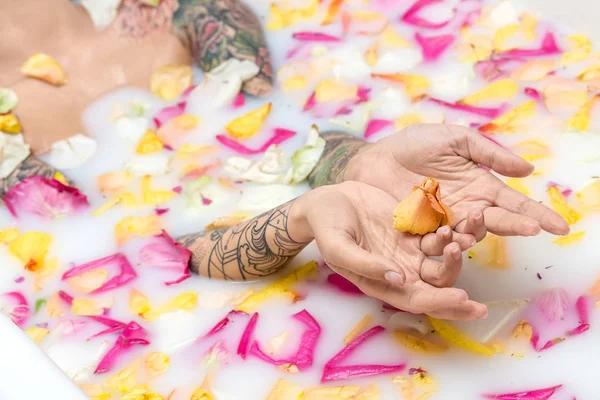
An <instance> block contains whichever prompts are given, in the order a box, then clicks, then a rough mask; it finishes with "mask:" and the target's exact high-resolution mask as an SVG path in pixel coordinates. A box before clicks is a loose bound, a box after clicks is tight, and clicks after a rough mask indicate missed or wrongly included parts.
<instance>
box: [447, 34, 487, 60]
mask: <svg viewBox="0 0 600 400" xmlns="http://www.w3.org/2000/svg"><path fill="white" fill-rule="evenodd" d="M456 49H457V51H458V59H459V60H460V61H462V62H471V63H475V62H477V61H483V60H487V59H488V58H489V57H490V56H491V55H492V52H493V51H494V42H493V41H492V39H490V38H488V37H487V36H485V35H480V34H478V35H470V34H469V35H467V37H466V38H465V41H464V43H461V44H459V45H458V46H456Z"/></svg>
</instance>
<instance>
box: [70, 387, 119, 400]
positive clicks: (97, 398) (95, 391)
mask: <svg viewBox="0 0 600 400" xmlns="http://www.w3.org/2000/svg"><path fill="white" fill-rule="evenodd" d="M78 386H79V388H80V389H81V391H82V392H83V393H85V395H86V396H87V397H89V398H90V400H110V399H111V398H112V394H111V393H107V392H106V391H105V390H104V387H103V386H102V385H100V384H89V383H80V384H79V385H78Z"/></svg>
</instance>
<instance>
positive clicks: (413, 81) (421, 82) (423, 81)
mask: <svg viewBox="0 0 600 400" xmlns="http://www.w3.org/2000/svg"><path fill="white" fill-rule="evenodd" d="M371 77H372V78H380V79H385V80H388V81H392V82H398V83H402V84H404V88H405V90H406V93H407V94H408V95H409V96H411V97H412V98H416V97H419V96H421V95H423V94H425V92H426V90H427V88H428V87H429V81H428V80H427V78H425V77H424V76H421V75H413V74H371Z"/></svg>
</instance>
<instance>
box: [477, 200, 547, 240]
mask: <svg viewBox="0 0 600 400" xmlns="http://www.w3.org/2000/svg"><path fill="white" fill-rule="evenodd" d="M484 215H485V220H486V223H487V228H488V230H489V231H490V232H491V233H493V234H494V235H499V236H535V235H537V234H538V233H540V230H541V228H540V224H539V223H538V222H537V221H536V220H535V219H533V218H529V217H526V216H524V215H519V214H515V213H512V212H510V211H506V210H505V209H503V208H500V207H490V208H486V209H485V212H484Z"/></svg>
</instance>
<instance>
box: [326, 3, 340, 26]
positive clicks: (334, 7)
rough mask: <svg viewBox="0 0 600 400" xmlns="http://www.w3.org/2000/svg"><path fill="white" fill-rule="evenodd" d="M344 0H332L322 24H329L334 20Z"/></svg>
mask: <svg viewBox="0 0 600 400" xmlns="http://www.w3.org/2000/svg"><path fill="white" fill-rule="evenodd" d="M343 2H344V0H331V3H329V7H328V8H327V13H326V14H325V17H324V18H323V21H321V25H329V24H330V23H332V22H333V20H334V18H335V17H336V16H337V15H338V13H339V11H340V6H341V5H342V3H343Z"/></svg>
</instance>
